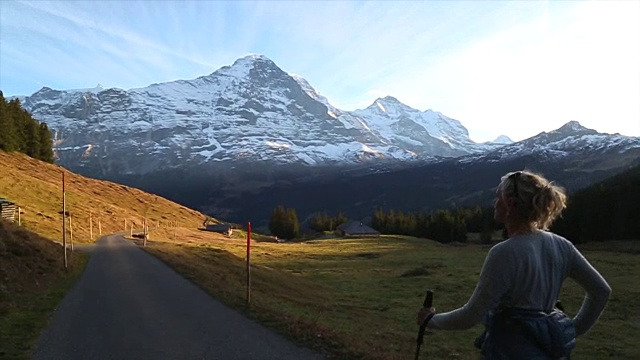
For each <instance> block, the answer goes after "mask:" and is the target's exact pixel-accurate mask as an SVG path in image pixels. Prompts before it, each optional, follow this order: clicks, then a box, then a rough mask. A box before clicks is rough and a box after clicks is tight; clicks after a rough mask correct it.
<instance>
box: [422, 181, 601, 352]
mask: <svg viewBox="0 0 640 360" xmlns="http://www.w3.org/2000/svg"><path fill="white" fill-rule="evenodd" d="M565 206H566V196H565V194H564V191H563V189H561V188H560V187H558V186H556V185H554V184H553V183H551V182H549V181H548V180H547V179H545V178H543V177H542V176H540V175H538V174H535V173H532V172H529V171H518V172H513V173H509V174H507V175H505V176H503V177H502V179H501V182H500V185H499V186H498V190H497V199H496V202H495V214H494V217H495V219H496V220H497V221H498V222H501V223H504V224H505V227H506V230H507V233H508V235H509V238H508V239H507V240H506V241H503V242H501V243H499V244H497V245H495V246H494V247H493V248H491V250H490V251H489V253H488V254H487V257H486V259H485V262H484V265H483V267H482V271H481V273H480V279H479V281H478V284H477V285H476V288H475V290H474V292H473V294H472V295H471V298H470V299H469V301H468V302H467V304H465V305H464V306H463V307H461V308H459V309H456V310H453V311H450V312H447V313H442V314H435V309H434V308H431V309H421V310H420V312H419V313H418V324H423V323H424V321H427V329H439V330H463V329H468V328H471V327H473V326H474V325H475V324H477V323H478V322H480V321H484V325H485V329H486V331H485V333H484V334H483V335H481V336H480V337H479V338H478V339H477V340H476V346H477V347H480V348H481V351H482V354H483V358H484V359H558V358H562V357H568V355H569V353H570V352H571V349H572V348H573V347H574V346H575V340H574V339H575V336H579V335H582V334H584V333H586V332H587V331H588V330H589V329H590V328H591V327H592V326H593V325H594V324H595V323H596V321H597V320H598V318H599V317H600V314H601V313H602V311H603V310H604V307H605V305H606V303H607V301H608V299H609V295H610V294H611V288H610V287H609V285H608V284H607V282H606V281H605V280H604V278H603V277H602V276H601V275H600V273H598V271H597V270H596V269H594V268H593V266H591V264H589V262H588V261H587V260H586V259H585V258H584V257H583V256H582V254H581V253H580V252H579V251H578V250H577V249H576V248H575V247H574V246H573V244H571V243H570V242H569V241H568V240H566V239H565V238H563V237H561V236H559V235H556V234H554V233H551V232H548V231H546V230H547V229H548V227H549V226H550V225H551V223H552V222H553V220H554V219H555V218H556V217H557V216H558V215H560V212H561V211H562V210H563V209H564V208H565ZM567 277H570V278H572V279H574V280H575V281H576V282H577V283H578V284H580V285H581V286H582V287H583V288H584V289H585V291H586V296H585V298H584V301H583V303H582V306H581V307H580V310H579V311H578V313H577V315H576V316H575V317H574V318H573V319H570V318H568V317H567V316H566V315H565V314H564V313H562V312H560V311H557V309H554V306H555V304H556V300H557V299H558V295H559V294H560V289H561V287H562V283H563V281H564V279H565V278H567Z"/></svg>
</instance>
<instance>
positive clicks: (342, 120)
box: [22, 55, 495, 175]
mask: <svg viewBox="0 0 640 360" xmlns="http://www.w3.org/2000/svg"><path fill="white" fill-rule="evenodd" d="M22 101H23V106H24V107H25V109H27V111H29V112H30V113H31V114H32V115H33V116H34V117H35V118H37V119H38V120H40V121H45V122H47V124H48V125H49V127H50V128H51V129H52V130H53V131H54V134H55V139H54V144H55V147H56V154H57V156H58V157H59V163H60V164H62V165H63V166H66V167H68V168H70V169H73V170H78V171H81V170H82V169H85V170H89V169H91V170H90V171H88V172H89V173H90V174H94V175H105V174H107V173H126V174H136V173H137V174H143V173H148V172H152V171H155V170H158V169H163V168H175V167H184V166H189V167H190V166H200V165H203V164H207V163H209V164H211V163H216V162H226V161H231V160H233V161H273V162H275V163H302V164H307V165H316V164H327V163H341V164H349V163H352V164H353V163H359V162H362V161H366V160H368V159H373V158H375V159H400V160H416V159H425V158H431V157H436V156H437V157H443V156H444V157H451V156H460V155H466V154H474V153H479V152H482V151H486V150H487V149H490V148H493V147H495V144H492V145H487V144H476V143H474V142H473V141H471V139H470V138H469V134H468V132H467V130H466V129H465V128H464V126H462V124H460V122H459V121H457V120H454V119H451V118H448V117H446V116H444V115H442V114H440V113H438V112H434V111H431V110H428V111H425V112H421V111H418V110H416V109H412V108H410V107H408V106H406V105H404V104H402V103H400V102H399V101H398V100H396V99H394V98H392V97H386V98H382V99H378V100H376V101H375V102H374V104H372V105H371V106H370V107H368V108H366V109H363V110H357V111H354V112H347V111H342V110H340V109H337V108H335V107H334V106H332V105H331V104H330V103H329V101H328V100H327V99H326V98H325V97H323V96H322V95H320V94H318V92H317V91H315V89H314V88H313V87H312V86H311V85H310V84H309V83H308V82H307V81H306V80H305V79H304V78H302V77H300V76H298V75H290V74H287V73H286V72H284V71H283V70H282V69H280V68H279V67H278V66H277V65H276V64H275V63H273V61H271V60H269V59H268V58H266V57H264V56H262V55H249V56H246V57H243V58H240V59H238V60H237V61H236V62H235V63H234V64H233V65H231V66H225V67H222V68H221V69H219V70H217V71H215V72H213V73H212V74H210V75H207V76H202V77H199V78H197V79H194V80H179V81H174V82H168V83H162V84H153V85H150V86H148V87H145V88H139V89H130V90H128V91H125V90H122V89H117V88H112V89H102V88H101V87H100V86H98V87H96V88H94V89H84V90H68V91H61V90H53V89H50V88H46V87H45V88H42V89H41V90H39V91H38V92H36V93H34V94H33V95H31V96H28V97H25V98H23V99H22Z"/></svg>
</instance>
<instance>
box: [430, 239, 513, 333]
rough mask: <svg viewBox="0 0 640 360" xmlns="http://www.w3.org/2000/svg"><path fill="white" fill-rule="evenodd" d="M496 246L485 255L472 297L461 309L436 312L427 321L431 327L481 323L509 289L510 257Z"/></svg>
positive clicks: (449, 327) (445, 327)
mask: <svg viewBox="0 0 640 360" xmlns="http://www.w3.org/2000/svg"><path fill="white" fill-rule="evenodd" d="M501 248H502V247H501V246H499V245H496V246H494V247H493V248H491V250H490V251H489V254H487V257H486V258H485V261H484V265H483V266H482V271H481V272H480V279H479V280H478V284H477V285H476V288H475V290H474V291H473V294H472V295H471V298H469V301H467V303H466V304H465V305H464V306H462V307H461V308H458V309H455V310H453V311H449V312H446V313H441V314H435V315H434V316H433V318H432V319H431V321H429V323H428V324H427V327H428V328H430V329H439V330H464V329H469V328H471V327H473V326H474V325H476V324H477V323H479V322H481V321H482V319H483V318H484V315H485V313H486V312H487V311H489V310H491V309H493V308H494V307H495V306H496V305H497V304H498V303H499V302H500V299H501V298H502V297H503V295H504V294H505V293H506V291H507V285H508V284H509V276H510V273H511V272H510V271H507V270H506V268H508V263H509V259H510V258H512V257H510V256H506V255H505V254H504V251H501Z"/></svg>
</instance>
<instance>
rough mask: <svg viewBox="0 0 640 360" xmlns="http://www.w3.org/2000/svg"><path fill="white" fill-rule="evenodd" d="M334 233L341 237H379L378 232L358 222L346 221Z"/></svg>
mask: <svg viewBox="0 0 640 360" xmlns="http://www.w3.org/2000/svg"><path fill="white" fill-rule="evenodd" d="M336 231H337V232H338V233H339V234H340V235H342V236H349V237H351V236H380V232H379V231H378V230H376V229H374V228H372V227H370V226H367V225H364V224H363V223H362V222H360V221H348V222H346V223H343V224H340V225H339V226H338V227H337V228H336Z"/></svg>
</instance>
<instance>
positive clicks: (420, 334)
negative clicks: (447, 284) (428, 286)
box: [415, 290, 433, 360]
mask: <svg viewBox="0 0 640 360" xmlns="http://www.w3.org/2000/svg"><path fill="white" fill-rule="evenodd" d="M431 305H433V290H427V296H426V297H425V298H424V303H422V307H424V308H426V309H431ZM431 317H433V314H431V315H429V316H427V318H426V319H424V322H422V324H421V325H420V330H419V331H418V340H417V341H416V357H415V360H418V356H420V346H422V338H423V337H424V331H425V330H426V329H427V323H428V322H429V320H431Z"/></svg>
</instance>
